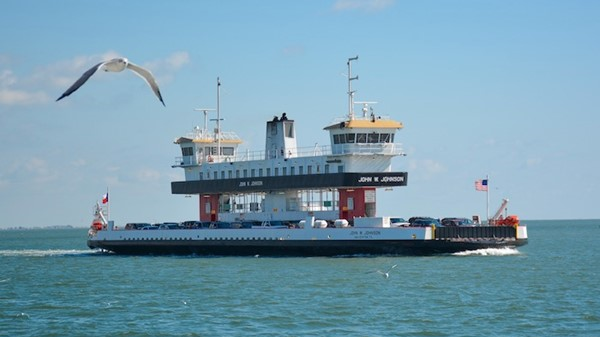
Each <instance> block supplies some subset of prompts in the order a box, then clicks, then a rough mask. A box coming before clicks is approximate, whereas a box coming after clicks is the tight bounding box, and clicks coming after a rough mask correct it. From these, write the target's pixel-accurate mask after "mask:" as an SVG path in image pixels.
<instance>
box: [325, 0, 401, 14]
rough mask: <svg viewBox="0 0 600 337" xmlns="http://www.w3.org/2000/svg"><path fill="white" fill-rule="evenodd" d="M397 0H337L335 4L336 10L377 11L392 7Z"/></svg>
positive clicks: (334, 8)
mask: <svg viewBox="0 0 600 337" xmlns="http://www.w3.org/2000/svg"><path fill="white" fill-rule="evenodd" d="M394 1H395V0H337V1H336V2H335V3H334V4H333V10H334V11H347V10H362V11H366V12H377V11H381V10H384V9H386V8H388V7H391V6H392V5H393V4H394Z"/></svg>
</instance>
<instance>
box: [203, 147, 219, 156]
mask: <svg viewBox="0 0 600 337" xmlns="http://www.w3.org/2000/svg"><path fill="white" fill-rule="evenodd" d="M204 152H206V153H207V154H209V155H216V154H217V148H216V147H208V146H207V147H205V148H204Z"/></svg>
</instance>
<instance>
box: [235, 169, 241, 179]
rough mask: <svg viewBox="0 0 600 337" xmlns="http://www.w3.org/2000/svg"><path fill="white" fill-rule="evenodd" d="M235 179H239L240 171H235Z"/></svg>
mask: <svg viewBox="0 0 600 337" xmlns="http://www.w3.org/2000/svg"><path fill="white" fill-rule="evenodd" d="M235 177H236V178H239V177H240V170H235Z"/></svg>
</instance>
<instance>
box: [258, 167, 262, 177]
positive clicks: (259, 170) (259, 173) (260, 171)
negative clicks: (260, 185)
mask: <svg viewBox="0 0 600 337" xmlns="http://www.w3.org/2000/svg"><path fill="white" fill-rule="evenodd" d="M258 176H259V177H262V176H263V169H261V168H259V169H258Z"/></svg>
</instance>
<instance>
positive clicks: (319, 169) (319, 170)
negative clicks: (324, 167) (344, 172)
mask: <svg viewBox="0 0 600 337" xmlns="http://www.w3.org/2000/svg"><path fill="white" fill-rule="evenodd" d="M316 166H317V173H320V172H321V165H316Z"/></svg>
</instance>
